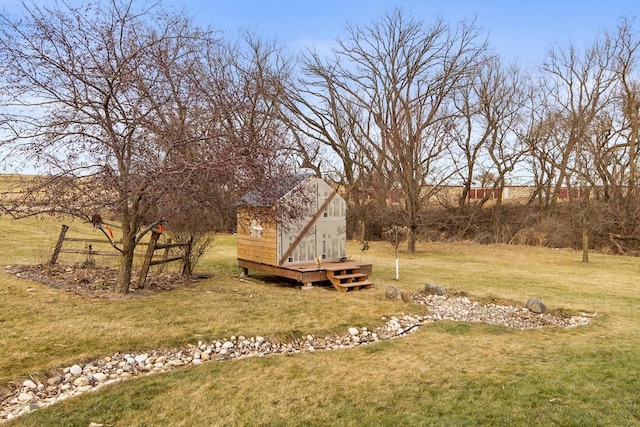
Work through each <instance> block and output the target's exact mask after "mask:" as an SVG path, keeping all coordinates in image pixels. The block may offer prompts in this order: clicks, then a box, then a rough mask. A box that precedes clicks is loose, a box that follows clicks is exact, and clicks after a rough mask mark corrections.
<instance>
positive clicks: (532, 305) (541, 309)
mask: <svg viewBox="0 0 640 427" xmlns="http://www.w3.org/2000/svg"><path fill="white" fill-rule="evenodd" d="M526 305H527V308H528V309H529V310H530V311H531V312H533V313H537V314H543V313H546V312H547V307H546V306H545V305H544V304H543V303H542V301H540V300H539V299H538V298H529V299H528V300H527V304H526Z"/></svg>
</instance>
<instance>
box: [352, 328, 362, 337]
mask: <svg viewBox="0 0 640 427" xmlns="http://www.w3.org/2000/svg"><path fill="white" fill-rule="evenodd" d="M359 333H360V332H359V331H358V328H349V335H351V336H352V337H355V336H357V335H358V334H359Z"/></svg>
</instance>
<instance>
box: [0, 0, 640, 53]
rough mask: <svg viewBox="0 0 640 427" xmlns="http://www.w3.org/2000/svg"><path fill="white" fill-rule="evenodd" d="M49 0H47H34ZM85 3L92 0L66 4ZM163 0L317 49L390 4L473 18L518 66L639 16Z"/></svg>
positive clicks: (518, 6)
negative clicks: (516, 61) (350, 26)
mask: <svg viewBox="0 0 640 427" xmlns="http://www.w3.org/2000/svg"><path fill="white" fill-rule="evenodd" d="M29 1H30V0H27V2H29ZM47 1H52V0H36V3H38V4H45V3H46V2H47ZM85 1H91V0H71V3H84V2H85ZM142 1H143V0H142ZM152 1H153V0H148V2H152ZM162 1H164V4H165V5H171V6H175V7H177V8H178V9H182V8H184V9H185V10H186V11H188V12H189V14H191V15H192V16H194V17H195V18H196V21H197V22H198V23H199V24H201V25H211V26H212V27H214V28H217V29H220V30H225V31H228V32H231V33H234V32H236V31H237V30H240V29H245V30H252V31H255V32H257V33H258V34H260V35H262V36H264V37H267V38H277V39H278V40H279V41H280V42H282V43H284V44H286V45H287V46H289V47H291V48H292V49H294V50H295V49H296V48H298V47H304V46H310V45H315V46H316V47H318V48H319V49H321V50H322V49H323V48H326V47H328V46H331V44H332V43H333V42H334V40H335V39H336V37H339V36H341V35H344V27H345V24H346V23H347V22H351V23H355V24H367V23H369V22H371V21H372V20H374V19H375V18H378V17H380V16H382V15H384V13H385V12H387V11H389V10H391V9H393V8H394V7H396V6H398V7H401V8H402V9H403V10H404V11H406V12H408V13H410V14H411V15H413V16H414V17H417V18H420V19H422V20H424V21H425V22H427V23H429V22H432V21H433V20H434V19H435V18H436V17H437V16H442V17H443V18H444V19H445V20H447V21H448V22H450V23H455V22H457V21H460V20H464V19H473V18H474V17H475V18H477V24H478V26H479V27H480V28H482V29H484V30H486V31H487V32H488V34H489V43H490V46H491V47H492V48H493V49H495V50H496V51H497V52H498V53H499V54H501V56H502V57H503V58H504V59H506V60H518V61H519V62H520V63H521V64H522V65H533V64H534V63H535V62H536V61H538V60H539V59H540V58H541V57H542V55H543V54H544V53H545V52H546V51H547V50H548V49H549V48H551V47H553V46H556V45H558V46H566V45H567V44H568V43H569V42H574V43H575V44H577V45H579V46H581V45H583V44H584V43H587V42H591V41H592V40H593V39H594V38H595V37H596V35H597V34H598V33H599V32H600V31H602V30H610V31H614V29H615V27H616V24H617V22H618V21H619V18H620V17H622V16H625V17H627V18H634V17H637V18H638V19H640V0H609V1H602V0H599V1H596V0H555V1H550V0H528V1H520V0H511V1H508V0H396V1H393V0H392V1H382V0H316V1H308V0H273V1H269V0H162ZM0 9H4V10H5V11H8V12H10V13H12V14H14V13H15V14H17V13H18V11H19V9H20V8H19V2H18V0H0ZM638 24H640V22H639V23H638ZM639 26H640V25H639ZM636 28H637V27H636Z"/></svg>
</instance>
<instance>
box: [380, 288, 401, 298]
mask: <svg viewBox="0 0 640 427" xmlns="http://www.w3.org/2000/svg"><path fill="white" fill-rule="evenodd" d="M384 296H385V297H387V299H393V300H399V299H402V294H401V293H400V289H398V288H396V287H395V286H389V287H388V288H387V290H386V291H385V293H384Z"/></svg>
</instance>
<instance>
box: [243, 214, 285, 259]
mask: <svg viewBox="0 0 640 427" xmlns="http://www.w3.org/2000/svg"><path fill="white" fill-rule="evenodd" d="M272 217H273V212H272V211H271V210H269V209H264V208H239V209H238V231H237V232H238V258H241V259H246V260H250V261H255V262H260V263H264V264H276V263H277V259H276V255H277V254H276V244H277V237H276V229H275V227H273V226H271V225H270V223H272V222H273V221H272V220H271V219H270V218H272ZM252 220H254V221H256V222H257V223H258V224H259V225H260V226H261V227H262V232H261V235H260V237H259V238H257V237H252V236H251V223H252Z"/></svg>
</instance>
